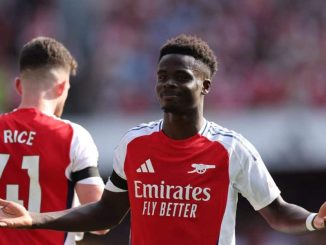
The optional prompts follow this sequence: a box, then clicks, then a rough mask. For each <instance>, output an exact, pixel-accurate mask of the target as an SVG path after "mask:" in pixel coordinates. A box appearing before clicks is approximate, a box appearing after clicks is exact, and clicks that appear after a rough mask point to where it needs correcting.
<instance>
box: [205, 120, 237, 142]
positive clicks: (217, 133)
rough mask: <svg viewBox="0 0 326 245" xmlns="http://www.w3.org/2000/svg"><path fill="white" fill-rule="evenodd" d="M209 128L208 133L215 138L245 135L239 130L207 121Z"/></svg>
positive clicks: (234, 137) (232, 137) (233, 137)
mask: <svg viewBox="0 0 326 245" xmlns="http://www.w3.org/2000/svg"><path fill="white" fill-rule="evenodd" d="M207 124H208V126H207V130H206V135H207V136H208V137H211V138H213V139H220V138H231V139H239V138H242V137H243V136H242V135H241V134H239V133H238V132H236V131H234V130H231V129H228V128H226V127H223V126H221V125H219V124H217V123H215V122H211V121H207Z"/></svg>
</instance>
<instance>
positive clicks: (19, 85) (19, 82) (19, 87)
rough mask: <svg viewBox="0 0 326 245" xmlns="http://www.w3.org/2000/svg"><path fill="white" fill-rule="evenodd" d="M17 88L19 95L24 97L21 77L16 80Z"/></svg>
mask: <svg viewBox="0 0 326 245" xmlns="http://www.w3.org/2000/svg"><path fill="white" fill-rule="evenodd" d="M15 87H16V91H17V93H18V94H19V95H20V96H22V94H23V88H22V81H21V80H20V78H19V77H16V79H15Z"/></svg>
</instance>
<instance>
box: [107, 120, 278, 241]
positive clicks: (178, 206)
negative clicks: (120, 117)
mask: <svg viewBox="0 0 326 245" xmlns="http://www.w3.org/2000/svg"><path fill="white" fill-rule="evenodd" d="M162 123H163V121H162V120H161V121H156V122H151V123H148V124H142V125H140V126H139V127H136V128H133V129H131V130H130V131H129V132H128V133H127V134H126V135H125V136H124V137H123V139H122V140H121V142H120V144H119V145H118V146H117V148H116V149H115V155H114V176H115V178H118V180H119V181H117V182H116V179H113V178H112V179H110V180H109V181H108V183H107V185H106V189H108V190H111V191H123V190H122V188H121V186H122V185H121V186H118V185H117V183H121V182H123V181H125V182H127V186H128V192H129V200H130V207H131V208H130V210H131V211H130V212H131V244H132V245H152V244H155V245H159V244H162V245H163V244H171V245H172V244H173V245H174V244H175V245H179V244H183V245H192V244H203V245H212V244H219V245H231V244H235V237H234V230H235V213H236V203H237V198H238V193H241V194H242V195H243V196H245V197H246V198H247V199H248V200H249V202H250V203H251V204H252V205H253V207H254V208H255V209H260V208H262V207H264V206H266V205H267V204H269V203H270V202H272V201H273V200H274V199H275V198H276V197H277V196H278V195H279V193H280V192H279V190H278V188H277V187H276V185H275V183H274V181H273V180H272V178H271V176H270V174H269V173H268V171H267V170H266V168H265V165H264V164H263V162H262V160H261V158H260V156H259V154H258V153H257V152H256V150H255V148H254V147H253V146H252V145H251V144H250V143H249V142H248V141H246V140H245V139H244V138H243V137H242V136H241V135H239V134H237V133H235V132H233V131H229V130H227V129H225V128H222V127H220V126H218V125H217V124H215V123H211V122H208V121H206V122H205V124H204V126H203V128H202V129H201V130H200V131H199V132H198V134H196V135H194V136H193V137H190V138H188V139H184V140H173V139H171V138H169V137H167V136H166V135H165V134H164V132H163V131H162ZM116 176H119V177H116Z"/></svg>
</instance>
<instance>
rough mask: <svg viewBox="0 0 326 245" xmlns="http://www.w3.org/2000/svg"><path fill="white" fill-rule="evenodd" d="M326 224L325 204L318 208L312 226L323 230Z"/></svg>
mask: <svg viewBox="0 0 326 245" xmlns="http://www.w3.org/2000/svg"><path fill="white" fill-rule="evenodd" d="M325 223H326V202H324V204H323V205H322V206H321V207H320V209H319V212H318V214H317V216H316V218H315V219H314V226H315V227H316V228H317V229H325Z"/></svg>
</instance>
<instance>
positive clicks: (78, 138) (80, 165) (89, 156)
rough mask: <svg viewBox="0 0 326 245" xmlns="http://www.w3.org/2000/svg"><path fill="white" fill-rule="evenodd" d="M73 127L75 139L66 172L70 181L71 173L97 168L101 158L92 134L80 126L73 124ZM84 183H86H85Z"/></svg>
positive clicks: (72, 142) (73, 139) (73, 138)
mask: <svg viewBox="0 0 326 245" xmlns="http://www.w3.org/2000/svg"><path fill="white" fill-rule="evenodd" d="M71 126H72V128H73V137H72V141H71V148H70V160H71V162H70V165H69V166H68V168H67V170H66V175H67V177H68V178H69V179H70V180H71V173H75V172H78V171H81V170H84V169H87V168H97V167H98V157H99V154H98V150H97V147H96V145H95V143H94V140H93V138H92V136H91V135H90V133H89V132H88V131H87V130H86V129H85V128H83V127H82V126H80V125H78V124H75V123H72V124H71ZM90 177H94V176H90ZM86 178H87V176H86V175H85V179H86ZM81 181H83V180H81ZM83 182H84V183H86V182H85V181H83ZM91 182H92V181H91Z"/></svg>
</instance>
